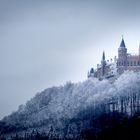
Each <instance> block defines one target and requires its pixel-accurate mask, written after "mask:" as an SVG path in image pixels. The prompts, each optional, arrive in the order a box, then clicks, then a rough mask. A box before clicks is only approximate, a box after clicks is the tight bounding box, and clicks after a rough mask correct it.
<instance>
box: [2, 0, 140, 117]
mask: <svg viewBox="0 0 140 140" xmlns="http://www.w3.org/2000/svg"><path fill="white" fill-rule="evenodd" d="M139 6H140V1H139V0H0V118H2V117H3V116H5V115H8V114H9V113H11V112H12V111H15V110H16V109H17V107H18V105H20V104H25V103H26V101H27V100H29V99H30V98H31V97H33V96H34V95H35V94H36V93H37V92H40V91H42V90H43V89H45V88H47V87H50V86H53V85H63V84H64V83H65V82H66V81H72V82H78V81H82V80H85V79H86V75H87V71H88V69H89V68H90V67H91V66H94V67H95V66H96V64H97V63H99V62H100V60H101V55H102V51H103V50H105V52H106V57H107V58H108V59H110V58H111V57H113V56H114V55H117V49H118V46H119V44H120V41H121V35H122V34H123V35H124V40H125V42H126V46H127V48H128V50H129V51H130V52H131V51H132V52H136V51H137V50H138V45H139V43H140V29H139V28H140V14H139V13H140V7H139Z"/></svg>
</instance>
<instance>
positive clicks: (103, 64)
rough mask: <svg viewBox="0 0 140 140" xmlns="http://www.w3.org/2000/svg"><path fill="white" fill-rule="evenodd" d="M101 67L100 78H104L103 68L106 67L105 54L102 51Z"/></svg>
mask: <svg viewBox="0 0 140 140" xmlns="http://www.w3.org/2000/svg"><path fill="white" fill-rule="evenodd" d="M101 65H102V76H104V75H105V66H106V60H105V52H104V51H103V56H102V61H101Z"/></svg>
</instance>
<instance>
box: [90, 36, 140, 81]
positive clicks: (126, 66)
mask: <svg viewBox="0 0 140 140" xmlns="http://www.w3.org/2000/svg"><path fill="white" fill-rule="evenodd" d="M126 70H130V71H140V47H139V53H138V54H137V55H132V54H130V53H127V48H126V46H125V43H124V39H122V41H121V44H120V47H119V48H118V58H116V56H115V57H114V61H113V62H112V60H111V61H110V62H109V61H106V60H105V52H103V56H102V60H101V64H98V65H97V68H96V69H95V70H94V69H93V68H91V70H90V72H88V78H90V77H96V78H99V79H103V78H110V77H113V76H115V75H117V74H122V73H123V72H124V71H126Z"/></svg>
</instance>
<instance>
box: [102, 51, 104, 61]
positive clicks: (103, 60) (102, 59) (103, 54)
mask: <svg viewBox="0 0 140 140" xmlns="http://www.w3.org/2000/svg"><path fill="white" fill-rule="evenodd" d="M102 60H103V61H104V60H105V52H104V51H103V56H102Z"/></svg>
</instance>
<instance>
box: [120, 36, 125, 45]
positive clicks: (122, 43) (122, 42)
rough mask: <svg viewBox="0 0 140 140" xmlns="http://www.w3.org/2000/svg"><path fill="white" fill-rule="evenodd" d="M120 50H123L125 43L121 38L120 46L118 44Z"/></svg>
mask: <svg viewBox="0 0 140 140" xmlns="http://www.w3.org/2000/svg"><path fill="white" fill-rule="evenodd" d="M120 48H125V43H124V39H123V36H122V41H121V44H120Z"/></svg>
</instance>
